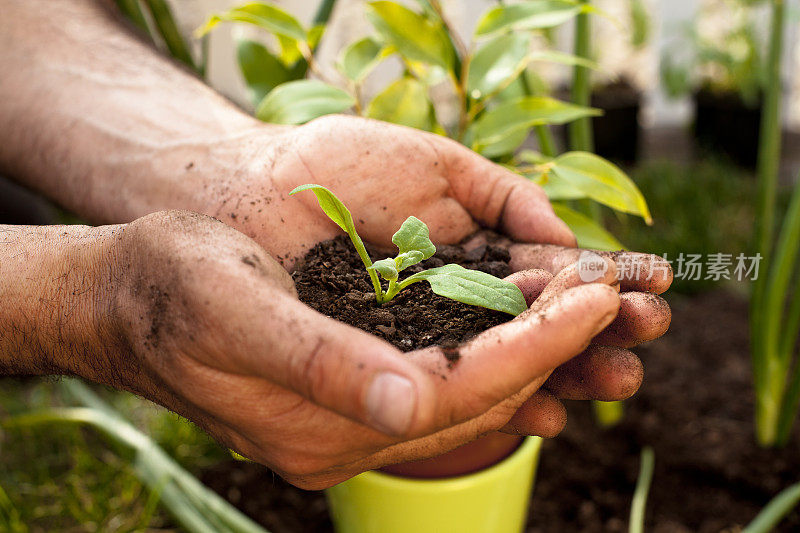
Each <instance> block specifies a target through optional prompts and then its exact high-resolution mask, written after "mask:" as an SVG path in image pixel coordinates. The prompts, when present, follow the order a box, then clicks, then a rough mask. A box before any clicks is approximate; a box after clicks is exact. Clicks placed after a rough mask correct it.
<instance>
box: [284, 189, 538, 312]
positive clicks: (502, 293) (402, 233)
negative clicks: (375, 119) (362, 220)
mask: <svg viewBox="0 0 800 533" xmlns="http://www.w3.org/2000/svg"><path fill="white" fill-rule="evenodd" d="M307 190H310V191H312V192H313V193H314V194H315V195H316V197H317V201H318V202H319V205H320V207H321V208H322V210H323V211H324V212H325V214H326V215H328V217H329V218H330V219H331V220H332V221H333V222H335V223H336V225H338V226H339V227H340V228H342V230H344V231H345V233H347V235H348V236H349V237H350V240H351V241H352V242H353V246H355V249H356V251H357V252H358V255H359V257H360V258H361V261H362V262H363V263H364V266H365V267H366V269H367V272H368V273H369V277H370V280H371V281H372V285H373V288H374V289H375V298H376V300H377V301H378V303H379V304H383V303H386V302H388V301H390V300H391V299H392V298H394V297H395V296H397V294H398V293H399V292H400V291H402V290H403V289H405V288H406V287H408V286H409V285H412V284H413V283H418V282H420V281H427V282H428V283H429V284H430V286H431V289H432V290H433V292H434V293H436V294H438V295H439V296H444V297H445V298H450V299H452V300H456V301H458V302H462V303H465V304H469V305H478V306H481V307H486V308H488V309H494V310H495V311H502V312H504V313H509V314H511V315H514V316H516V315H518V314H520V313H522V312H523V311H525V310H526V309H527V308H528V306H527V305H526V303H525V297H524V296H523V295H522V291H520V290H519V287H517V286H516V285H514V284H513V283H509V282H508V281H504V280H502V279H499V278H496V277H494V276H492V275H491V274H487V273H485V272H480V271H478V270H470V269H467V268H464V267H462V266H460V265H455V264H449V265H444V266H441V267H437V268H431V269H428V270H423V271H422V272H417V273H416V274H412V275H411V276H409V277H407V278H405V279H404V280H402V281H401V280H400V279H399V276H400V272H402V271H403V270H405V269H407V268H408V267H410V266H413V265H416V264H417V263H420V262H421V261H424V260H425V259H428V258H429V257H431V256H432V255H433V254H434V253H435V252H436V247H435V246H434V244H433V243H432V242H431V240H430V238H429V236H428V226H426V225H425V223H424V222H422V221H421V220H419V219H418V218H415V217H413V216H412V217H408V218H407V219H406V221H405V222H403V225H402V226H400V229H399V230H397V232H396V233H395V234H394V235H393V236H392V242H393V243H394V244H395V245H396V246H397V248H398V254H397V256H396V257H394V258H386V259H381V260H380V261H376V262H374V263H373V262H372V259H370V257H369V254H368V253H367V250H366V248H365V246H364V242H363V241H362V240H361V237H360V236H359V235H358V232H357V231H356V227H355V224H354V223H353V216H352V215H351V214H350V211H349V210H348V209H347V207H345V205H344V204H343V203H342V202H341V201H340V200H339V199H338V198H337V197H336V196H335V195H334V194H333V193H332V192H331V191H330V190H328V189H326V188H325V187H323V186H322V185H315V184H312V183H309V184H306V185H300V186H299V187H296V188H295V189H294V190H293V191H292V192H291V193H289V194H295V193H298V192H301V191H307ZM378 275H380V277H382V278H383V279H384V280H386V281H387V282H388V283H389V286H388V288H387V289H386V290H383V287H382V286H381V282H380V279H379V278H378Z"/></svg>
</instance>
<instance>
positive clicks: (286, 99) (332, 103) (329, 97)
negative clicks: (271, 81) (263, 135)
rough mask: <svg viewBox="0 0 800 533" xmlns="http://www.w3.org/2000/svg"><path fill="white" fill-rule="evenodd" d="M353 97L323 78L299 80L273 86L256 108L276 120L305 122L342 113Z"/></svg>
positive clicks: (264, 117)
mask: <svg viewBox="0 0 800 533" xmlns="http://www.w3.org/2000/svg"><path fill="white" fill-rule="evenodd" d="M354 103H355V101H354V100H353V97H352V96H350V95H349V94H347V93H346V92H344V91H343V90H341V89H339V88H337V87H333V86H331V85H328V84H327V83H323V82H321V81H319V80H297V81H290V82H288V83H284V84H282V85H279V86H277V87H275V88H274V89H272V91H270V92H269V94H267V96H265V97H264V99H263V100H262V101H261V103H260V104H259V105H258V108H257V109H256V116H257V117H258V118H259V119H260V120H263V121H264V122H272V123H275V124H303V123H305V122H308V121H309V120H312V119H315V118H317V117H321V116H322V115H329V114H331V113H340V112H342V111H345V110H346V109H349V108H350V107H352V106H353V104H354Z"/></svg>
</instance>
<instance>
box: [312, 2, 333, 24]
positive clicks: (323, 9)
mask: <svg viewBox="0 0 800 533" xmlns="http://www.w3.org/2000/svg"><path fill="white" fill-rule="evenodd" d="M334 7H336V0H322V2H320V4H319V7H318V8H317V12H316V13H314V21H313V23H312V24H313V25H314V26H318V25H320V24H327V23H328V21H329V20H330V19H331V13H333V8H334Z"/></svg>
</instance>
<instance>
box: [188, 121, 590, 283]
mask: <svg viewBox="0 0 800 533" xmlns="http://www.w3.org/2000/svg"><path fill="white" fill-rule="evenodd" d="M254 135H255V137H253V141H254V142H249V143H246V144H245V143H242V144H241V146H242V152H243V153H242V156H243V161H239V162H238V164H239V165H240V166H239V168H231V171H230V172H228V173H227V175H226V176H217V175H215V176H213V177H212V178H211V179H210V180H209V183H208V185H207V186H206V187H204V188H203V192H202V193H201V194H200V195H198V196H199V198H198V200H197V201H196V202H195V203H194V205H190V206H186V207H189V208H192V209H194V210H198V211H204V212H206V213H208V214H211V215H213V216H215V217H217V218H219V219H220V220H222V221H224V222H226V223H228V224H230V225H232V226H234V227H236V228H237V229H239V230H241V231H242V232H244V233H246V234H248V235H250V236H251V237H253V238H254V239H255V240H256V241H257V242H258V243H259V244H261V245H262V246H264V248H265V249H266V250H267V251H268V252H270V253H271V254H272V255H273V256H274V257H277V258H279V260H280V261H281V262H282V263H283V264H284V265H285V266H286V267H287V268H291V266H292V265H293V264H294V262H295V261H296V260H297V259H299V258H302V256H303V255H304V254H305V252H306V251H307V250H308V249H309V248H311V247H312V246H313V245H314V244H316V243H317V242H320V241H323V240H326V239H330V238H333V237H334V236H336V235H338V234H339V232H340V231H339V229H338V227H337V226H336V225H335V224H334V223H332V222H331V221H330V219H328V218H327V217H326V216H325V214H324V213H323V212H322V211H321V210H320V209H319V206H318V205H317V203H316V201H315V200H314V198H313V197H312V196H307V197H305V196H292V197H290V196H289V195H288V193H289V192H290V191H291V190H292V189H294V188H295V187H296V186H298V185H302V184H304V183H318V184H320V185H324V186H326V187H328V188H329V189H331V190H332V191H333V192H334V193H335V194H336V195H337V196H338V197H339V198H340V199H341V200H342V201H343V202H344V203H345V205H347V207H348V208H349V209H350V211H351V212H352V213H353V218H354V220H355V222H356V228H357V229H358V232H359V234H360V235H361V236H362V237H363V238H364V240H366V241H368V242H371V243H373V244H375V245H379V246H380V245H383V246H391V237H392V234H393V233H394V232H395V231H396V230H397V228H399V227H400V225H401V224H402V223H403V221H404V220H405V219H406V218H407V217H408V216H410V215H414V216H416V217H417V218H419V219H421V220H422V221H424V222H425V223H426V224H427V225H428V227H429V228H430V232H431V239H432V240H433V241H434V242H436V243H441V244H453V243H457V242H459V241H461V240H462V239H464V238H465V237H467V236H468V235H470V234H472V233H473V232H475V231H476V230H477V229H478V228H479V227H481V226H484V227H491V228H496V229H497V230H498V231H502V232H503V233H505V234H507V235H508V236H509V237H511V238H512V239H514V240H516V241H519V242H538V243H549V244H560V245H563V246H574V244H575V238H574V236H573V235H572V232H570V230H569V228H568V227H567V226H566V224H564V223H563V222H562V221H561V220H560V219H559V218H558V217H556V215H555V213H554V212H553V209H552V207H550V203H549V201H548V200H547V197H546V196H545V194H544V192H543V191H542V189H541V188H540V187H538V186H537V185H535V184H533V183H531V182H529V181H527V180H525V179H523V178H521V177H520V176H518V175H516V174H514V173H513V172H510V171H508V170H506V169H504V168H503V167H501V166H499V165H496V164H494V163H492V162H490V161H488V160H487V159H485V158H483V157H481V156H479V155H478V154H476V153H475V152H473V151H471V150H469V149H467V148H466V147H464V146H462V145H460V144H458V143H456V142H455V141H452V140H450V139H447V138H444V137H442V136H439V135H433V134H430V133H425V132H421V131H419V130H413V129H410V128H406V127H402V126H396V125H393V124H388V123H385V122H378V121H375V120H367V119H361V118H357V117H351V116H344V115H332V116H326V117H322V118H319V119H317V120H314V121H312V122H310V123H308V124H305V125H303V126H299V127H296V128H289V129H286V130H284V131H283V132H282V133H280V134H277V135H276V134H274V133H272V132H269V133H267V132H265V133H263V134H259V133H255V134H254ZM259 135H261V136H262V137H261V138H262V139H263V142H261V143H259V142H258V141H257V139H258V136H259ZM248 154H249V155H248ZM197 171H198V172H202V169H197Z"/></svg>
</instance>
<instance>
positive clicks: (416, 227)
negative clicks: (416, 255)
mask: <svg viewBox="0 0 800 533" xmlns="http://www.w3.org/2000/svg"><path fill="white" fill-rule="evenodd" d="M392 242H393V243H394V244H395V245H396V246H397V248H398V249H399V250H400V253H401V254H404V253H406V252H420V253H421V254H422V259H428V258H429V257H431V256H432V255H433V254H435V253H436V246H434V245H433V243H432V242H431V239H430V234H429V233H428V226H427V225H425V223H424V222H423V221H421V220H420V219H418V218H417V217H408V218H407V219H406V221H405V222H403V225H402V226H400V229H399V230H397V231H396V232H395V234H394V235H392Z"/></svg>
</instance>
